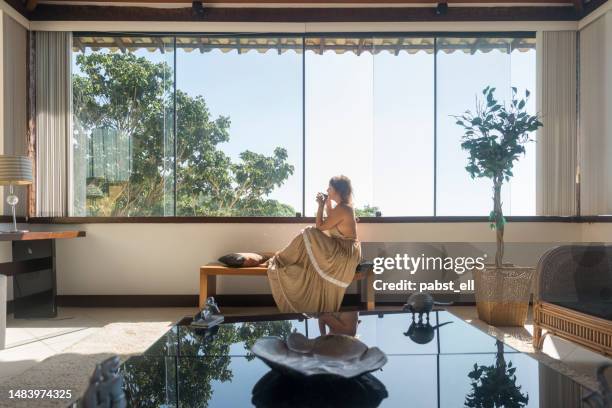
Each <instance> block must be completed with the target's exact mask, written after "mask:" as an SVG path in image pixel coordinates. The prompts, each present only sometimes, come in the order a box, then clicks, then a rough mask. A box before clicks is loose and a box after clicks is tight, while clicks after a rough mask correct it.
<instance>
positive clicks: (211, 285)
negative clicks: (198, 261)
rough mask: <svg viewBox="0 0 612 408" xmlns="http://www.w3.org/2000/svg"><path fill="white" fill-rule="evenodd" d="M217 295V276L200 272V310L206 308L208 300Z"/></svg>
mask: <svg viewBox="0 0 612 408" xmlns="http://www.w3.org/2000/svg"><path fill="white" fill-rule="evenodd" d="M216 294H217V276H216V275H209V274H207V273H205V272H201V271H200V301H199V307H200V309H203V308H204V305H205V304H206V299H208V298H209V297H210V296H215V295H216Z"/></svg>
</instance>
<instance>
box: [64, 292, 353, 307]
mask: <svg viewBox="0 0 612 408" xmlns="http://www.w3.org/2000/svg"><path fill="white" fill-rule="evenodd" d="M215 299H216V300H217V303H219V306H221V307H223V306H227V307H268V306H275V303H274V298H273V297H272V295H270V294H255V295H216V296H215ZM198 300H199V299H198V295H58V296H57V305H58V306H63V307H197V306H198ZM360 304H361V301H360V295H358V294H346V295H345V296H344V301H343V302H342V305H343V306H359V305H360Z"/></svg>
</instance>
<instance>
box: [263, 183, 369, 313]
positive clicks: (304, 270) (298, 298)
mask: <svg viewBox="0 0 612 408" xmlns="http://www.w3.org/2000/svg"><path fill="white" fill-rule="evenodd" d="M327 193H328V195H327V196H326V195H325V194H322V193H319V194H317V202H318V203H319V209H318V211H317V224H316V227H308V228H305V229H304V230H302V232H301V233H300V234H299V235H298V236H296V237H295V238H294V239H293V240H292V241H291V242H290V243H289V245H287V247H285V248H284V249H283V250H282V251H280V252H278V253H277V254H276V255H275V256H274V257H273V258H272V259H271V260H270V262H269V265H268V279H269V281H270V286H271V288H272V295H273V296H274V300H275V301H276V305H277V306H278V308H279V309H280V310H281V311H282V312H285V313H287V312H296V313H304V312H335V311H337V310H338V309H340V304H341V303H342V298H343V297H344V292H345V291H346V288H347V286H348V285H349V284H350V283H351V282H352V280H353V277H354V275H355V269H356V268H357V265H358V264H359V261H360V260H361V245H360V243H359V241H358V240H357V226H356V222H355V212H354V210H353V206H352V194H353V191H352V187H351V181H350V180H349V179H348V178H347V177H345V176H336V177H333V178H332V179H331V180H330V181H329V187H328V189H327ZM332 201H333V202H335V203H336V205H335V206H333V205H332ZM324 212H325V213H326V215H327V217H325V218H324V217H323V213H324ZM323 231H326V232H327V233H324V232H323Z"/></svg>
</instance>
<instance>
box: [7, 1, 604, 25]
mask: <svg viewBox="0 0 612 408" xmlns="http://www.w3.org/2000/svg"><path fill="white" fill-rule="evenodd" d="M5 1H6V2H7V3H8V4H10V5H11V6H13V8H15V9H16V10H17V11H19V12H20V13H21V14H23V15H24V16H25V17H26V18H28V19H30V20H38V21H47V20H49V21H61V20H67V21H100V20H102V21H105V20H111V21H220V22H227V21H255V22H258V21H265V22H361V21H380V22H387V21H394V22H398V21H399V22H404V21H409V22H413V21H513V20H517V21H576V20H579V19H581V18H583V17H585V16H586V15H587V14H589V13H590V12H592V11H593V10H595V9H596V8H597V7H599V6H600V5H601V4H603V3H605V2H606V0H501V1H500V0H449V1H448V3H443V4H440V3H439V1H443V0H383V1H372V0H333V1H331V2H330V1H329V0H308V1H307V0H213V1H210V2H209V1H204V2H199V1H198V2H195V3H194V2H192V1H191V0H5Z"/></svg>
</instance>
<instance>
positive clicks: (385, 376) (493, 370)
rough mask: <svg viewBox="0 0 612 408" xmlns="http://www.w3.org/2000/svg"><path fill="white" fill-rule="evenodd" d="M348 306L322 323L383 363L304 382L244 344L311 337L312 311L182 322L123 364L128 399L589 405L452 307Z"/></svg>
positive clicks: (568, 384) (571, 385)
mask: <svg viewBox="0 0 612 408" xmlns="http://www.w3.org/2000/svg"><path fill="white" fill-rule="evenodd" d="M347 313H348V314H344V315H335V316H332V315H329V316H328V317H329V319H327V320H326V322H327V323H328V324H327V325H326V326H325V328H326V329H327V330H330V329H332V330H336V331H347V330H348V331H349V332H351V331H353V332H354V331H356V335H357V337H358V338H359V339H360V340H361V341H363V342H364V343H366V344H367V345H368V346H377V347H379V348H380V349H381V350H383V351H384V352H385V353H386V354H387V356H388V359H389V361H388V363H387V364H386V365H385V366H384V367H383V369H382V370H380V371H377V372H374V373H372V374H371V375H366V376H363V377H360V378H358V379H354V380H342V381H339V380H333V379H329V378H324V379H313V380H308V381H306V380H304V379H293V378H287V377H282V376H278V375H276V374H275V373H273V372H271V371H270V369H269V368H268V367H267V366H266V365H265V364H264V363H263V362H261V361H260V360H259V359H257V358H255V357H254V356H253V355H252V354H251V353H250V351H249V347H250V346H251V345H252V344H253V343H254V342H255V341H256V340H257V339H258V338H259V337H261V336H280V337H285V336H287V335H288V334H289V333H291V332H293V331H298V332H300V333H302V334H304V335H306V336H308V337H311V338H312V337H317V336H319V335H320V334H321V328H320V326H321V325H322V324H320V323H322V321H321V322H320V321H319V320H318V319H306V318H298V316H284V317H285V319H284V320H280V318H278V317H277V319H279V320H273V319H274V317H273V316H270V317H268V318H263V319H265V320H262V318H259V319H258V321H245V320H242V321H228V322H226V323H224V324H222V325H221V326H219V327H217V328H215V329H213V330H202V329H198V330H194V329H192V328H190V327H189V325H188V324H189V321H188V320H184V321H182V322H181V323H180V324H179V325H177V326H174V327H173V328H172V329H171V330H170V331H169V332H168V333H166V334H165V335H164V336H163V337H162V338H160V339H159V341H158V342H157V343H155V344H154V345H153V346H152V347H150V348H149V350H147V351H146V352H145V353H144V354H143V355H141V356H135V357H132V358H130V359H129V360H127V361H126V362H125V363H124V364H123V366H122V374H123V376H124V381H125V391H126V395H127V398H128V401H129V402H130V406H134V407H251V406H256V407H301V406H303V407H376V406H381V407H415V408H416V407H422V408H435V407H449V408H450V407H453V408H454V407H483V408H484V407H489V406H490V407H499V406H505V407H507V408H513V407H547V408H548V407H550V408H553V407H554V408H563V407H568V408H579V407H583V406H585V407H586V406H587V405H584V404H583V403H582V402H581V401H582V398H583V397H584V396H586V395H587V394H589V393H590V390H587V389H584V388H583V387H581V386H580V385H578V384H577V383H575V382H573V381H572V380H571V379H569V378H567V377H564V376H563V375H561V374H559V373H557V372H556V371H554V370H552V369H550V368H548V367H546V366H544V365H542V364H539V363H538V361H536V360H534V359H532V358H531V357H529V356H527V355H525V354H521V353H519V352H517V351H516V350H514V349H512V348H510V347H508V346H504V345H503V344H502V343H500V342H498V341H496V339H494V338H492V337H490V336H488V335H486V334H485V333H482V332H481V331H479V330H478V329H475V328H474V327H472V326H470V325H469V324H467V323H465V322H463V321H462V320H461V319H458V318H456V317H455V316H453V315H451V314H450V313H447V312H444V311H438V312H433V313H432V314H431V316H430V322H429V324H427V323H426V322H425V323H423V324H420V325H419V324H418V323H413V321H412V317H411V315H410V314H408V313H397V312H387V313H371V312H361V313H359V315H354V314H353V315H351V313H357V312H347ZM288 317H289V318H288ZM291 317H293V318H291ZM351 325H352V326H353V327H351ZM355 325H356V327H354V326H355ZM500 401H502V402H501V403H502V405H499V403H500ZM495 403H497V404H498V405H495Z"/></svg>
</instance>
